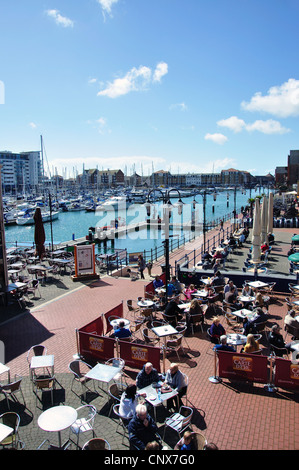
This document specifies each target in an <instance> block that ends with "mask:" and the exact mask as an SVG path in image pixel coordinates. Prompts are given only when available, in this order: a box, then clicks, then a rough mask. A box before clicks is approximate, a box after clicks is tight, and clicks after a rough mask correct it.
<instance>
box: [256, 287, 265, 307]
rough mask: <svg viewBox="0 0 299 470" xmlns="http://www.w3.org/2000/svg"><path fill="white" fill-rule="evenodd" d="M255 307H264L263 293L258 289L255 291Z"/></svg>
mask: <svg viewBox="0 0 299 470" xmlns="http://www.w3.org/2000/svg"><path fill="white" fill-rule="evenodd" d="M254 306H255V307H263V306H264V298H263V296H262V294H261V292H260V291H259V290H258V289H255V301H254Z"/></svg>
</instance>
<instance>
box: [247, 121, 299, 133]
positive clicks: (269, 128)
mask: <svg viewBox="0 0 299 470" xmlns="http://www.w3.org/2000/svg"><path fill="white" fill-rule="evenodd" d="M246 129H247V130H248V131H249V132H251V131H259V132H262V133H263V134H286V133H288V132H290V129H287V128H285V127H282V126H281V124H280V122H278V121H274V120H273V119H268V120H267V121H262V120H257V121H255V122H254V123H252V124H247V126H246Z"/></svg>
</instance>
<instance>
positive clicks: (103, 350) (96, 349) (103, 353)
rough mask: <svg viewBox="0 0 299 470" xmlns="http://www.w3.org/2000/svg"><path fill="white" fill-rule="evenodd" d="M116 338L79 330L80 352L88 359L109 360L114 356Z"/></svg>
mask: <svg viewBox="0 0 299 470" xmlns="http://www.w3.org/2000/svg"><path fill="white" fill-rule="evenodd" d="M114 345H115V340H114V339H113V338H109V337H107V336H97V335H93V334H89V333H85V332H83V331H79V354H80V355H81V356H83V357H84V358H85V359H86V360H88V359H92V360H93V361H107V360H108V359H111V358H112V357H114Z"/></svg>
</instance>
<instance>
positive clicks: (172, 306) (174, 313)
mask: <svg viewBox="0 0 299 470" xmlns="http://www.w3.org/2000/svg"><path fill="white" fill-rule="evenodd" d="M179 302H180V297H179V296H177V297H174V298H173V299H171V300H170V301H169V302H168V304H167V305H166V308H165V315H168V316H170V317H176V320H177V321H179V320H181V319H182V318H183V317H182V314H181V310H180V308H179V307H178V304H179ZM174 324H176V322H174Z"/></svg>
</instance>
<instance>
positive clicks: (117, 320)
mask: <svg viewBox="0 0 299 470" xmlns="http://www.w3.org/2000/svg"><path fill="white" fill-rule="evenodd" d="M120 322H124V324H125V325H124V327H125V328H127V329H128V330H129V329H130V320H127V319H126V318H115V319H114V320H111V322H110V325H111V326H112V327H113V329H114V330H116V329H117V328H118V327H119V323H120Z"/></svg>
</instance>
